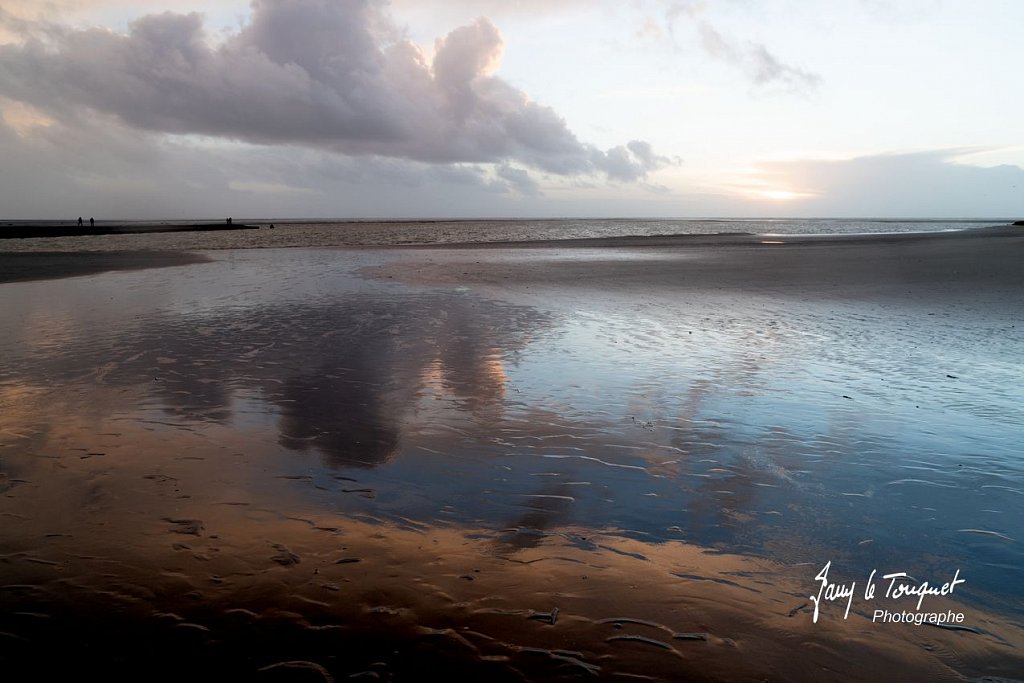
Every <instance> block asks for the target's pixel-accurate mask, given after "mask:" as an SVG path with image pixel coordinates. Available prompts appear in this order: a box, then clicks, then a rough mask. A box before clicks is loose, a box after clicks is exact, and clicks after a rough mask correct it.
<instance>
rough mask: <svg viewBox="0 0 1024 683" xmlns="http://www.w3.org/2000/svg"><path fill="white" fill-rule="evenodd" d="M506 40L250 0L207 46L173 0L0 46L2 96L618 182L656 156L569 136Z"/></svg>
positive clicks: (297, 1) (171, 129) (290, 140)
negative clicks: (518, 68) (525, 88)
mask: <svg viewBox="0 0 1024 683" xmlns="http://www.w3.org/2000/svg"><path fill="white" fill-rule="evenodd" d="M26 31H27V29H26ZM503 49H504V45H503V41H502V37H501V34H500V32H499V31H498V29H497V27H495V26H494V24H492V23H491V22H490V21H489V20H487V19H484V18H481V19H477V20H476V21H474V22H472V23H470V24H468V25H466V26H462V27H460V28H457V29H455V30H453V31H451V32H450V33H449V34H448V35H447V36H445V37H444V38H440V39H438V40H437V42H436V45H435V47H434V57H433V60H432V61H431V62H429V63H428V61H427V59H426V57H425V55H424V53H423V52H422V51H421V50H420V48H419V47H418V46H417V45H415V44H413V43H412V42H411V41H409V40H407V39H406V38H405V37H404V36H403V34H402V32H401V31H400V30H399V29H398V28H397V27H396V26H395V24H394V23H393V22H392V21H391V19H390V17H389V16H388V14H387V13H386V12H385V3H384V2H383V0H344V1H338V0H254V2H253V3H252V14H251V19H250V21H249V23H248V24H246V25H245V26H244V27H242V28H241V29H240V30H239V31H238V32H236V33H234V34H232V35H229V36H228V37H227V38H226V39H225V40H223V41H221V42H219V43H218V44H217V45H216V46H214V45H213V44H212V43H211V42H210V41H209V40H208V37H207V35H206V33H205V31H204V26H203V22H202V18H201V16H200V15H199V14H175V13H171V12H165V13H162V14H152V15H147V16H145V17H142V18H140V19H138V20H136V21H135V22H133V23H132V24H131V26H130V30H129V31H128V33H127V34H118V33H115V32H112V31H109V30H105V29H99V28H92V29H86V30H69V29H66V28H65V29H62V30H61V31H60V32H59V33H57V34H56V35H54V34H52V33H51V36H50V37H49V38H39V37H29V38H27V39H26V40H24V42H22V43H20V44H11V45H3V46H0V95H2V96H5V97H7V98H10V99H14V100H18V101H22V102H26V103H29V104H31V105H32V106H34V107H36V108H38V109H40V110H41V111H43V112H45V113H47V114H48V115H49V116H53V117H55V118H60V119H63V120H65V121H73V120H75V119H76V118H77V117H78V116H79V113H80V112H81V111H82V110H83V109H87V110H92V111H96V112H102V113H105V114H110V115H113V116H115V117H117V118H118V119H120V120H121V121H123V122H124V123H125V124H127V125H128V126H130V127H132V128H135V129H139V130H145V131H153V132H159V133H172V134H200V135H207V136H214V137H221V138H228V139H233V140H242V141H247V142H252V143H257V144H266V145H282V144H298V145H305V146H309V147H314V148H318V149H328V150H331V151H333V152H336V153H339V154H345V155H357V156H359V155H376V156H384V157H391V158H399V159H408V160H414V161H420V162H425V163H433V164H449V163H493V164H504V163H508V162H512V161H514V162H518V163H520V164H524V165H527V166H530V167H533V168H536V169H540V170H542V171H545V172H548V173H554V174H559V175H575V174H590V173H595V172H598V171H607V172H608V174H609V177H611V178H613V179H615V180H625V179H626V178H627V177H630V178H633V179H638V178H643V177H644V175H645V174H646V173H647V172H648V171H650V170H653V169H654V168H656V167H657V163H654V164H648V162H647V160H646V159H645V158H640V157H636V156H630V157H628V159H625V160H624V159H623V153H622V151H621V148H615V149H613V150H610V151H609V152H604V151H601V150H599V149H597V148H595V147H594V146H592V145H588V144H585V143H583V142H581V141H580V140H578V139H577V138H576V136H575V135H574V134H573V132H572V131H571V130H570V129H569V127H568V125H567V124H566V122H565V120H564V119H563V118H562V117H560V116H559V115H558V114H557V113H556V112H555V111H554V110H553V109H551V108H550V107H546V106H543V105H541V104H538V103H536V102H534V101H533V100H531V99H530V98H529V96H527V94H526V93H524V92H522V91H521V90H519V89H517V88H515V87H513V86H512V85H510V84H509V83H507V82H505V81H504V80H502V79H501V78H500V77H498V76H496V75H495V71H496V69H497V67H498V65H499V63H500V60H501V55H502V51H503ZM627 161H628V163H629V164H632V165H631V166H629V167H628V168H627V165H626V164H627Z"/></svg>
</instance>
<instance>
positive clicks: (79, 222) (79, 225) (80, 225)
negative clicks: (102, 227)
mask: <svg viewBox="0 0 1024 683" xmlns="http://www.w3.org/2000/svg"><path fill="white" fill-rule="evenodd" d="M78 227H82V217H81V216H79V217H78Z"/></svg>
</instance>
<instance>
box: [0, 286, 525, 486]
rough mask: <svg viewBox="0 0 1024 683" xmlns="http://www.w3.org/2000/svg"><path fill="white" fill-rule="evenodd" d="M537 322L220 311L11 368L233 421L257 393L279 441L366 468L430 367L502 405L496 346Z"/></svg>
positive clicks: (370, 310)
mask: <svg viewBox="0 0 1024 683" xmlns="http://www.w3.org/2000/svg"><path fill="white" fill-rule="evenodd" d="M544 320H545V318H544V317H543V316H541V315H540V314H538V313H537V312H535V311H533V310H532V309H527V308H524V307H513V306H507V305H498V304H490V303H486V302H481V301H479V300H476V299H474V298H471V297H451V296H450V295H446V296H436V297H432V296H429V295H425V296H418V297H417V296H410V297H405V298H403V299H402V300H400V301H399V300H396V299H385V298H370V297H359V298H352V299H349V300H346V301H340V302H330V303H324V304H318V305H312V304H308V305H295V306H273V307H265V308H262V309H259V310H258V311H255V312H253V311H251V310H248V311H244V312H238V311H233V310H231V309H222V310H220V311H218V312H217V313H215V314H212V315H211V314H205V315H203V316H202V317H201V318H199V317H188V316H187V317H156V318H154V319H152V320H150V322H149V324H147V325H146V326H145V327H144V328H141V329H139V330H123V331H119V333H118V334H116V335H114V336H113V338H107V339H96V338H95V337H89V338H73V339H70V340H66V341H65V343H64V345H63V347H62V349H61V353H60V354H59V355H53V354H51V355H48V356H47V357H42V358H41V357H40V356H39V355H38V354H34V355H32V356H31V357H25V358H23V359H21V362H20V363H19V362H17V361H15V364H14V368H13V370H14V371H15V373H16V374H17V375H20V376H22V377H24V381H25V382H28V383H37V384H45V383H68V382H70V381H75V380H77V381H82V380H86V381H92V382H95V383H99V384H107V385H113V386H124V385H144V386H147V387H149V389H148V391H149V393H150V394H151V395H152V396H153V397H155V398H156V399H157V400H158V401H159V407H160V408H161V409H162V410H163V411H165V412H166V413H168V414H170V415H172V416H174V417H176V418H179V419H181V420H184V421H186V422H194V423H202V422H214V423H221V424H228V423H230V422H231V421H232V420H233V418H234V416H233V413H232V398H233V394H234V393H235V392H237V391H240V390H244V391H246V393H248V394H252V393H253V392H255V395H256V396H258V397H259V398H260V399H262V400H263V401H264V402H265V403H264V404H265V405H266V406H267V408H268V409H270V410H272V411H274V412H276V413H278V414H279V416H280V420H279V423H278V427H279V431H280V434H279V442H280V443H281V445H283V446H284V447H286V448H288V449H290V450H306V449H309V448H314V449H316V450H318V451H319V452H321V453H322V454H323V455H324V456H325V458H326V463H327V464H328V465H345V466H372V465H375V464H377V463H380V462H384V461H386V460H387V459H388V458H390V457H391V455H392V454H393V453H394V452H395V449H396V448H397V447H398V444H399V442H400V438H401V431H402V417H403V415H405V414H408V413H409V412H410V411H412V410H414V409H415V407H416V402H417V401H418V399H419V396H420V394H421V393H422V391H423V388H424V385H425V382H427V381H429V379H430V378H431V377H432V376H433V377H437V378H440V379H441V385H442V386H443V388H444V391H445V393H446V394H448V395H450V396H451V397H453V398H454V399H455V400H456V401H457V402H458V403H459V405H460V406H461V407H464V408H469V409H470V411H471V413H473V414H479V415H480V416H481V418H483V417H484V416H488V415H490V416H493V414H494V411H495V410H498V411H500V402H501V400H502V398H503V397H504V391H505V388H504V383H505V382H506V377H505V374H504V370H503V367H502V363H503V354H504V353H506V352H508V351H510V350H515V349H517V348H521V346H522V345H523V344H525V340H526V339H527V338H528V336H527V335H528V332H530V331H531V328H532V327H534V326H536V325H538V324H544ZM111 349H114V350H113V351H111ZM132 407H135V408H140V409H146V408H149V407H150V406H148V405H141V406H140V405H136V406H132ZM118 409H120V410H125V409H126V406H119V407H118Z"/></svg>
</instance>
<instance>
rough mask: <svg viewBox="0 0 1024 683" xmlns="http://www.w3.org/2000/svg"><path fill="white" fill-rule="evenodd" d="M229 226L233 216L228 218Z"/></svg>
mask: <svg viewBox="0 0 1024 683" xmlns="http://www.w3.org/2000/svg"><path fill="white" fill-rule="evenodd" d="M228 225H231V216H228Z"/></svg>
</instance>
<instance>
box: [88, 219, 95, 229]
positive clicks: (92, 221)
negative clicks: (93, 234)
mask: <svg viewBox="0 0 1024 683" xmlns="http://www.w3.org/2000/svg"><path fill="white" fill-rule="evenodd" d="M89 227H90V228H95V227H96V221H94V220H93V219H92V218H90V219H89Z"/></svg>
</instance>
